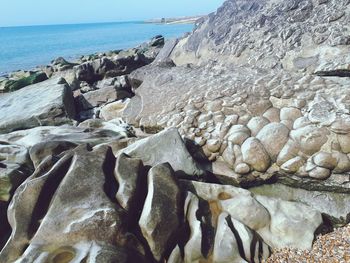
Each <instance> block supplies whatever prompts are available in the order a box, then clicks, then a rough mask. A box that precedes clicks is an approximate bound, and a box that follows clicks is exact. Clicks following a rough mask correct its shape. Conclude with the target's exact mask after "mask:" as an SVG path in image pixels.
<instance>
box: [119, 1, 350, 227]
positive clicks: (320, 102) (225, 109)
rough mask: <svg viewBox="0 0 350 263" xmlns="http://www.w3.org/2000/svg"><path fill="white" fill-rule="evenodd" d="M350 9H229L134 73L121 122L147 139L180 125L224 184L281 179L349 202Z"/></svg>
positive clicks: (304, 4)
mask: <svg viewBox="0 0 350 263" xmlns="http://www.w3.org/2000/svg"><path fill="white" fill-rule="evenodd" d="M349 8H350V7H349V3H348V1H340V2H339V1H311V0H308V1H287V2H286V1H268V0H266V1H254V0H250V1H226V2H225V4H224V5H223V6H222V7H221V8H219V9H218V11H217V12H216V13H213V14H211V15H209V17H208V18H206V19H203V20H202V21H201V22H200V23H198V25H197V27H196V29H195V30H194V32H193V33H192V34H190V35H188V36H187V37H185V38H183V39H181V40H179V41H178V42H173V43H169V46H168V47H167V51H166V53H165V55H164V53H163V54H162V56H161V57H160V58H159V59H156V60H155V62H154V63H153V64H151V65H149V66H146V67H143V68H141V69H139V70H136V71H135V72H133V73H132V74H131V82H132V83H133V85H134V89H135V97H133V98H132V99H131V100H130V102H129V103H128V105H127V106H126V108H125V110H124V112H123V117H124V118H126V119H127V121H128V122H130V123H132V124H134V125H136V126H139V127H141V128H143V129H144V130H146V131H152V130H161V129H162V128H165V127H177V128H178V129H179V131H180V133H181V135H182V136H183V137H184V138H187V139H189V140H192V141H194V142H195V143H196V144H197V145H198V146H200V147H201V148H202V151H203V153H204V154H205V155H206V157H207V158H208V159H209V160H210V161H213V163H212V165H211V168H209V171H211V172H213V173H214V174H216V175H217V178H218V179H219V181H221V182H223V183H231V184H236V185H237V184H240V185H244V186H250V185H254V184H257V183H261V182H263V181H269V182H271V181H272V182H275V181H278V182H280V183H282V184H284V185H288V186H291V187H294V188H302V189H305V190H309V191H315V192H314V194H316V193H317V191H322V192H323V193H325V195H326V196H328V198H327V199H328V200H334V201H335V199H336V200H338V201H339V200H342V198H343V194H344V195H345V196H348V195H349V194H350V177H349V174H348V173H349V172H350V161H349V160H350V159H349V156H348V154H349V151H348V146H347V143H348V141H350V139H349V138H350V130H348V128H347V126H348V122H349V120H350V112H349V106H348V105H349V100H348V94H349V91H350V90H349V87H350V86H349V83H348V79H347V78H346V76H347V74H346V72H347V70H348V65H349V64H350V58H349V51H350V48H349V45H348V42H347V39H348V37H349V36H348V33H347V32H348V31H349V27H348V23H347V22H346V21H348V20H349V19H350V16H349ZM321 40H322V41H321ZM169 61H172V62H173V64H171V63H170V62H169ZM175 98H176V99H175ZM254 182H255V183H254ZM328 193H338V194H339V195H337V197H336V198H335V197H333V198H331V197H330V195H328ZM279 197H281V198H285V197H284V196H283V195H280V196H279ZM334 198H335V199H334ZM301 199H303V201H304V202H307V200H306V199H305V198H301ZM307 199H308V198H307ZM288 200H289V199H288ZM290 200H299V201H300V198H298V197H294V198H292V199H290ZM335 202H337V201H335ZM339 205H340V206H342V204H339ZM327 206H328V207H331V206H332V205H331V203H328V205H327ZM345 210H346V211H345V214H343V215H345V217H344V216H342V221H348V220H349V216H348V214H349V212H350V207H348V206H346V208H345Z"/></svg>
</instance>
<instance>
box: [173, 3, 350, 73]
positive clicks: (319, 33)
mask: <svg viewBox="0 0 350 263" xmlns="http://www.w3.org/2000/svg"><path fill="white" fill-rule="evenodd" d="M348 5H349V2H348V1H346V0H344V1H335V0H334V1H332V0H330V1H318V0H306V1H274V0H263V1H260V0H249V1H244V0H239V1H236V0H228V1H226V2H225V3H224V4H223V6H221V7H220V8H219V9H218V11H217V12H216V13H213V14H211V15H210V16H209V18H207V19H205V20H203V21H202V22H201V23H200V24H199V25H198V26H197V28H196V30H195V32H194V33H193V34H191V35H189V36H188V37H186V38H184V39H182V40H181V41H180V42H179V44H178V45H177V46H176V47H175V50H174V51H173V55H172V59H173V60H174V61H175V63H176V64H183V63H189V62H194V63H200V62H204V61H206V60H209V59H214V60H218V59H220V60H222V61H224V60H226V61H227V60H229V61H230V62H232V63H234V64H236V65H243V66H249V67H261V68H269V69H281V68H284V69H287V70H293V71H298V70H302V69H306V70H308V71H310V72H314V71H330V70H334V71H336V70H337V69H347V65H348V64H349V62H350V61H349V59H350V57H349V47H348V46H347V45H348V44H349V36H348V33H347V30H348V22H349V13H348V8H349V6H348ZM322 75H327V74H322Z"/></svg>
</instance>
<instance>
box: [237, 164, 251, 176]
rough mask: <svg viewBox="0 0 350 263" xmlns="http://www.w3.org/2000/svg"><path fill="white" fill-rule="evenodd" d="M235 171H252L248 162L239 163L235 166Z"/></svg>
mask: <svg viewBox="0 0 350 263" xmlns="http://www.w3.org/2000/svg"><path fill="white" fill-rule="evenodd" d="M235 172H236V173H238V174H247V173H249V172H250V167H249V165H248V164H246V163H239V164H237V165H236V167H235Z"/></svg>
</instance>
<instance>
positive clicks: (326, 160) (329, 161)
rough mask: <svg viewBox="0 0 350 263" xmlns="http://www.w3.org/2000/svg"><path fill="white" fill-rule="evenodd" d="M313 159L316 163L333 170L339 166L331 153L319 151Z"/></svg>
mask: <svg viewBox="0 0 350 263" xmlns="http://www.w3.org/2000/svg"><path fill="white" fill-rule="evenodd" d="M313 161H314V163H315V164H316V165H318V166H320V167H323V168H327V169H330V170H333V169H334V168H335V167H336V166H337V163H338V161H337V159H336V158H334V157H333V156H332V154H331V153H326V152H318V153H317V154H316V155H314V157H313Z"/></svg>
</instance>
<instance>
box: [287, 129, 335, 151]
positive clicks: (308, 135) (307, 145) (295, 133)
mask: <svg viewBox="0 0 350 263" xmlns="http://www.w3.org/2000/svg"><path fill="white" fill-rule="evenodd" d="M328 134H329V131H327V130H326V129H325V128H318V127H317V126H314V125H309V126H305V127H303V128H300V129H297V130H292V131H291V133H290V137H291V138H292V139H294V140H295V141H296V142H297V143H298V144H299V145H300V150H301V151H302V152H304V153H305V154H308V155H312V154H314V153H316V152H318V151H319V150H320V149H321V147H322V146H323V145H324V144H325V143H326V142H327V140H328V137H327V136H328Z"/></svg>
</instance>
